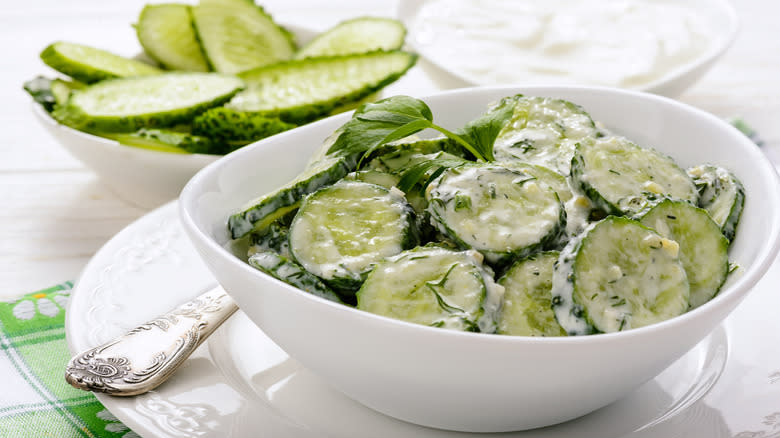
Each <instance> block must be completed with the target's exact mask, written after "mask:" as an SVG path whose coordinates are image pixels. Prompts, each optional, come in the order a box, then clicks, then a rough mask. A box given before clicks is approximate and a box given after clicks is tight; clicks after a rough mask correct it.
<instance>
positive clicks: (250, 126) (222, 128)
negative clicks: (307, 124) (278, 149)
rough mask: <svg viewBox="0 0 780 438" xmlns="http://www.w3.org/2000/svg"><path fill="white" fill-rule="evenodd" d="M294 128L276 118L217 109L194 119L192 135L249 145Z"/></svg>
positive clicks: (223, 108) (221, 108)
mask: <svg viewBox="0 0 780 438" xmlns="http://www.w3.org/2000/svg"><path fill="white" fill-rule="evenodd" d="M295 126H296V125H293V124H291V123H286V122H283V121H282V120H280V119H279V118H277V117H266V116H263V115H261V114H257V113H248V112H244V111H236V110H232V109H230V108H225V107H219V108H212V109H210V110H208V111H206V112H204V113H203V114H200V115H198V116H197V117H195V119H194V120H193V121H192V133H193V134H197V135H202V136H204V137H208V138H211V139H213V140H217V141H229V142H243V143H251V142H253V141H256V140H260V139H263V138H266V137H269V136H271V135H274V134H278V133H280V132H282V131H286V130H288V129H292V128H295Z"/></svg>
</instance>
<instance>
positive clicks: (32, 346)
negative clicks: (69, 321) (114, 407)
mask: <svg viewBox="0 0 780 438" xmlns="http://www.w3.org/2000/svg"><path fill="white" fill-rule="evenodd" d="M72 287H73V284H72V283H70V282H68V283H63V284H60V285H57V286H54V287H51V288H49V289H45V290H42V291H39V292H34V293H31V294H27V295H24V296H23V297H21V298H19V299H17V300H15V301H11V302H0V348H2V354H0V376H1V377H0V378H1V379H2V389H0V437H3V438H22V437H24V438H27V437H30V438H45V437H52V438H71V437H74V438H75V437H101V438H102V437H111V438H114V437H117V438H120V437H121V438H140V436H139V435H138V434H136V433H135V432H133V431H131V430H130V429H128V428H127V426H125V425H124V424H122V423H121V422H120V421H119V420H117V419H116V417H114V416H113V415H111V413H110V412H108V410H107V409H106V408H105V407H103V405H101V404H100V402H98V400H97V399H96V398H95V396H94V395H92V394H91V393H88V392H85V391H81V390H79V389H75V388H73V387H72V386H70V385H68V383H67V382H65V378H64V371H65V365H66V364H67V363H68V360H70V352H69V351H68V347H67V345H66V344H65V304H66V303H67V301H68V298H69V297H70V290H71V288H72Z"/></svg>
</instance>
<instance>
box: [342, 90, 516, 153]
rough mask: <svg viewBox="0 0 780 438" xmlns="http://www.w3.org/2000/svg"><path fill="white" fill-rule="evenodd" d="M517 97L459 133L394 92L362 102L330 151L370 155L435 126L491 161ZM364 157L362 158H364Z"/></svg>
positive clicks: (424, 107) (425, 108)
mask: <svg viewBox="0 0 780 438" xmlns="http://www.w3.org/2000/svg"><path fill="white" fill-rule="evenodd" d="M515 99H516V97H510V98H504V99H502V100H501V102H499V103H498V104H497V105H495V106H493V107H492V108H490V109H489V110H488V112H487V113H485V114H483V115H482V116H480V117H479V118H477V119H475V120H473V121H471V122H469V123H468V124H466V126H464V127H463V128H461V129H460V130H458V133H454V132H450V131H448V130H447V129H445V128H443V127H441V126H438V125H436V124H434V123H433V114H432V113H431V109H430V108H429V107H428V105H426V104H425V102H423V101H421V100H419V99H415V98H413V97H409V96H393V97H389V98H387V99H383V100H380V101H378V102H374V103H367V104H364V105H362V106H361V107H360V108H358V109H357V110H356V111H355V114H353V116H352V119H351V120H350V121H348V122H347V123H345V124H344V126H342V127H341V133H340V134H339V136H338V138H337V139H336V141H335V142H334V143H333V145H332V146H331V147H330V149H328V154H336V153H339V154H343V155H346V156H355V157H357V156H360V155H362V157H363V158H365V157H367V156H369V155H370V154H371V153H372V152H373V151H375V150H376V149H377V148H379V147H381V146H383V145H384V144H386V143H389V142H392V141H395V140H399V139H402V138H404V137H407V136H409V135H412V134H414V133H417V132H420V131H422V130H424V129H428V128H430V129H434V130H436V131H439V132H441V133H442V134H444V135H446V136H447V137H449V138H451V139H452V140H454V141H455V142H456V143H458V144H459V145H461V146H462V147H463V148H464V149H466V150H467V151H469V152H470V153H471V154H473V155H474V157H475V158H476V159H477V160H479V161H492V160H494V156H493V143H494V142H495V140H496V137H498V134H499V132H500V131H501V129H502V128H503V127H504V125H505V124H506V123H507V121H508V120H509V119H510V118H511V117H512V114H513V109H514V103H515ZM361 161H362V158H361Z"/></svg>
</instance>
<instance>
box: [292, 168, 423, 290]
mask: <svg viewBox="0 0 780 438" xmlns="http://www.w3.org/2000/svg"><path fill="white" fill-rule="evenodd" d="M289 239H290V252H291V253H292V255H293V257H294V259H295V260H296V261H297V262H298V263H300V264H301V265H302V266H303V267H304V268H306V270H307V271H309V272H311V273H313V274H315V275H317V276H318V277H320V278H322V279H323V280H324V281H325V283H327V284H328V285H330V286H331V287H333V288H334V289H336V290H339V291H343V292H349V291H352V292H354V290H355V289H357V288H358V287H359V286H360V283H362V282H363V280H364V279H365V275H366V274H367V273H368V271H370V270H371V269H372V268H373V266H374V264H376V263H377V262H379V261H381V260H382V259H384V258H385V257H390V256H393V255H396V254H398V253H400V252H401V251H403V250H405V249H408V248H411V247H414V246H415V245H416V244H417V242H418V236H417V231H416V229H415V227H414V213H413V212H412V208H411V207H410V206H409V204H408V203H407V202H406V199H405V198H404V196H403V194H402V193H401V192H400V191H398V190H396V189H391V190H388V189H386V188H384V187H381V186H377V185H375V184H368V183H364V182H359V181H347V180H343V181H339V182H337V183H336V184H334V185H332V186H329V187H325V188H323V189H320V190H318V191H317V192H315V193H313V194H311V195H309V196H307V197H306V198H305V199H304V201H303V203H302V204H301V208H300V209H299V210H298V213H297V214H296V215H295V218H294V219H293V222H292V225H290V236H289Z"/></svg>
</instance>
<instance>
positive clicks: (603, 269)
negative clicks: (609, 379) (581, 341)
mask: <svg viewBox="0 0 780 438" xmlns="http://www.w3.org/2000/svg"><path fill="white" fill-rule="evenodd" d="M678 253H679V245H678V244H677V242H675V241H673V240H669V239H666V238H664V237H662V236H661V235H659V234H658V233H656V232H655V231H653V230H651V229H649V228H647V227H645V226H643V225H641V224H640V223H639V222H637V221H634V220H631V219H627V218H624V217H615V216H609V217H607V218H606V219H604V220H602V221H600V222H597V223H595V224H592V225H590V226H589V227H588V228H587V229H586V230H585V231H584V232H583V233H582V234H580V235H579V236H578V237H577V238H575V239H572V240H570V241H569V243H568V244H567V245H566V247H565V248H564V249H563V250H562V251H561V254H560V256H559V258H558V263H557V264H556V266H555V268H554V270H553V280H552V306H553V310H554V311H555V318H556V319H557V320H558V323H559V324H560V325H561V327H563V329H564V330H566V332H567V333H568V334H569V335H586V334H591V333H598V332H604V333H610V332H617V331H623V330H628V329H631V328H637V327H642V326H646V325H650V324H654V323H657V322H661V321H664V320H667V319H669V318H672V317H674V316H677V315H681V314H683V313H684V312H685V311H686V310H688V305H689V297H690V287H689V285H688V279H687V277H686V274H685V268H684V267H683V265H682V263H681V262H680V259H679V254H678Z"/></svg>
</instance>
